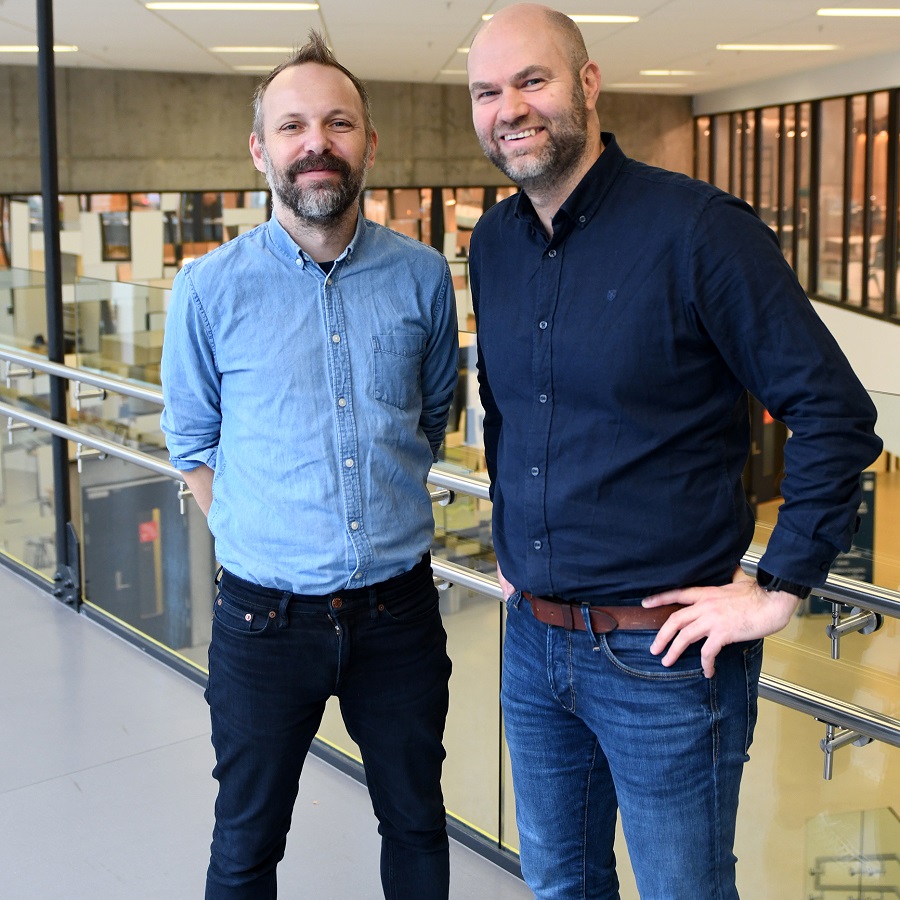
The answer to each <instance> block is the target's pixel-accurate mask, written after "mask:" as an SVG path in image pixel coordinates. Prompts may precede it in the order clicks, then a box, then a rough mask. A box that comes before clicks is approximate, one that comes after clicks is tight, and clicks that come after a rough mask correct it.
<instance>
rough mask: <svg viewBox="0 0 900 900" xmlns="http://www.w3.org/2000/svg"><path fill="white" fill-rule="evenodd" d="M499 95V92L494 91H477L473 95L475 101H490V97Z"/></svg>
mask: <svg viewBox="0 0 900 900" xmlns="http://www.w3.org/2000/svg"><path fill="white" fill-rule="evenodd" d="M499 93H500V91H495V90H485V91H478V92H476V94H475V99H476V100H490V99H491V98H492V97H496V96H497V95H498V94H499Z"/></svg>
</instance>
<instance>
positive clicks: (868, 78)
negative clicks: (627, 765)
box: [694, 53, 900, 116]
mask: <svg viewBox="0 0 900 900" xmlns="http://www.w3.org/2000/svg"><path fill="white" fill-rule="evenodd" d="M898 85H900V53H888V54H885V55H884V56H875V57H872V58H871V59H860V60H854V61H853V62H848V63H842V64H840V65H835V66H825V67H822V68H818V69H811V70H810V71H808V72H800V73H798V74H796V75H790V76H787V77H784V78H771V79H769V80H768V81H757V82H755V83H753V84H747V85H743V86H742V87H736V88H729V89H727V90H722V91H711V92H709V93H708V94H698V95H697V96H695V97H694V115H695V116H705V115H712V114H714V113H720V112H732V111H733V110H740V109H756V108H757V107H760V106H775V105H777V104H780V103H800V102H802V101H804V100H818V99H821V98H822V97H840V96H844V95H845V94H861V93H865V92H866V91H878V90H883V89H885V88H892V87H897V86H898Z"/></svg>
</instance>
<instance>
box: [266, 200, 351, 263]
mask: <svg viewBox="0 0 900 900" xmlns="http://www.w3.org/2000/svg"><path fill="white" fill-rule="evenodd" d="M364 221H365V220H364V219H363V216H362V212H361V211H360V212H359V213H357V217H356V231H354V232H353V237H352V238H351V239H350V243H349V244H347V246H346V248H345V249H344V252H343V253H342V254H341V255H340V256H339V257H338V258H337V259H336V260H335V262H338V261H339V260H342V259H344V258H345V257H347V258H349V257H351V256H352V255H353V253H354V252H355V250H356V247H357V245H358V244H359V242H360V241H361V240H362V239H363V235H364V234H365V227H364ZM267 227H268V230H269V238H270V239H271V241H272V242H273V243H274V244H275V246H276V248H277V249H278V250H279V251H280V252H281V253H282V254H284V255H285V256H286V257H287V258H288V259H290V260H291V261H292V262H293V261H295V260H298V259H299V260H300V263H301V265H302V267H303V268H304V269H305V268H306V267H307V266H308V265H317V264H316V263H315V261H314V260H313V258H312V257H311V256H309V255H308V254H307V253H306V252H305V251H304V250H303V248H302V247H299V246H298V245H297V243H296V242H295V241H294V239H293V238H292V237H291V236H290V235H289V234H288V233H287V231H286V230H285V228H284V226H283V225H282V224H281V222H279V221H278V219H277V218H276V217H275V214H274V213H272V218H271V219H269V222H268V226H267Z"/></svg>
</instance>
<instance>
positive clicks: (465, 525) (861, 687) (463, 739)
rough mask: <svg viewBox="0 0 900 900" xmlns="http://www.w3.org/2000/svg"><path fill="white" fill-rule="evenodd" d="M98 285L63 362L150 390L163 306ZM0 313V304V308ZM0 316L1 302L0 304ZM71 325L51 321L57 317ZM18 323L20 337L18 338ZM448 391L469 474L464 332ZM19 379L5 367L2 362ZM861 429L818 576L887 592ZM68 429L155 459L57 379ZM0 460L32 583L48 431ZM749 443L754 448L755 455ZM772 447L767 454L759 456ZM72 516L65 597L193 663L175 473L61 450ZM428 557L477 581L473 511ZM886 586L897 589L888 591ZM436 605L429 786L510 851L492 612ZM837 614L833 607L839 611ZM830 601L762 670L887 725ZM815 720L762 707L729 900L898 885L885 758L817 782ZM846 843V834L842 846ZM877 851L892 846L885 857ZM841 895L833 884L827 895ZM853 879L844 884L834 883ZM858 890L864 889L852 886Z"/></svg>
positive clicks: (871, 681) (144, 442) (892, 786)
mask: <svg viewBox="0 0 900 900" xmlns="http://www.w3.org/2000/svg"><path fill="white" fill-rule="evenodd" d="M124 287H127V286H123V287H122V289H120V286H116V285H114V284H112V283H110V282H98V281H96V280H84V281H80V282H78V283H77V284H76V285H75V286H74V294H73V297H72V299H71V300H68V301H66V302H67V303H68V304H69V305H70V306H71V308H72V309H73V310H74V312H73V313H72V314H71V316H70V317H69V318H67V334H69V335H70V339H71V341H72V345H71V348H70V350H71V352H70V354H68V355H67V361H68V362H69V363H70V364H73V365H77V366H79V367H82V368H84V369H85V370H87V371H90V372H94V373H96V372H101V373H106V374H108V375H111V376H116V377H118V378H121V379H123V380H125V382H126V384H128V385H129V386H132V387H133V386H135V385H136V384H142V385H152V384H153V383H154V382H155V381H158V362H159V360H158V349H159V347H158V345H157V344H158V342H156V343H155V342H154V341H155V339H151V338H149V337H146V336H147V335H149V334H151V333H152V332H154V331H155V330H156V328H155V327H151V326H154V325H155V324H160V323H159V322H158V321H157V320H156V319H154V318H153V317H154V316H156V315H157V314H158V313H159V312H160V311H161V310H162V309H163V308H164V305H165V296H164V292H161V291H160V292H157V291H156V289H149V288H136V289H134V290H131V291H128V290H125V289H124ZM3 292H6V294H5V297H4V296H0V300H5V301H6V302H5V307H4V308H5V309H6V310H7V313H6V318H5V319H4V318H2V316H0V345H4V346H6V347H9V348H12V349H14V350H18V351H25V352H26V354H33V355H34V357H35V358H38V359H39V358H40V356H41V354H42V348H41V346H40V344H38V345H37V346H35V342H34V340H33V339H34V337H35V335H36V334H42V333H45V329H44V328H43V320H42V319H41V318H40V313H37V312H34V311H31V312H28V313H27V314H26V313H25V311H24V308H25V307H27V306H34V307H35V308H36V309H37V308H43V286H42V284H41V283H40V278H39V277H36V276H32V275H31V274H30V273H16V272H9V271H5V272H0V294H2V293H3ZM0 305H2V304H0ZM10 310H12V312H10ZM70 325H71V332H69V326H70ZM32 332H33V333H32ZM110 337H116V338H117V340H116V341H109V340H105V339H107V338H110ZM460 339H461V340H460V343H461V348H460V376H459V388H458V391H457V395H456V398H455V400H454V405H453V409H452V411H451V419H450V426H449V428H448V433H447V439H446V443H445V448H444V450H443V454H442V460H441V462H440V463H439V464H438V465H437V466H436V470H437V471H440V472H443V473H449V474H450V475H464V476H467V477H469V478H471V479H474V480H475V482H477V483H478V484H480V485H481V486H482V489H481V492H483V489H484V487H485V486H486V485H487V476H486V473H485V471H484V461H483V446H482V440H481V431H480V422H481V416H482V411H481V407H480V404H479V402H478V392H477V382H476V378H475V348H474V337H473V335H471V334H470V333H463V334H461V336H460ZM20 370H21V371H20ZM10 374H11V377H10V378H9V379H8V380H7V379H0V400H2V402H3V403H4V404H6V405H8V406H11V407H14V408H19V409H23V410H28V411H29V412H38V413H41V414H44V415H46V413H47V409H48V401H47V396H48V391H49V380H48V379H49V376H47V375H43V374H40V373H34V372H28V371H27V370H23V367H22V366H20V365H18V364H15V365H13V366H12V370H11V373H10ZM874 399H875V401H876V404H877V405H878V407H879V413H880V420H879V421H880V424H879V430H880V433H881V434H882V435H883V436H884V438H885V443H886V448H887V450H888V451H889V455H886V456H884V457H882V459H881V460H879V462H878V463H877V464H876V465H875V466H873V467H872V470H871V471H870V472H868V473H866V475H865V479H864V505H863V507H862V508H861V518H862V521H863V528H862V529H861V530H860V534H859V535H858V537H857V540H856V542H855V545H854V549H853V551H852V553H851V554H848V555H847V556H846V558H844V559H843V560H841V561H840V562H839V564H838V569H839V570H840V571H843V572H845V573H846V574H847V575H848V576H852V577H854V578H857V579H859V580H862V581H865V582H869V583H871V584H874V585H878V586H881V587H884V588H888V589H890V590H892V591H898V590H900V502H898V494H900V466H898V464H897V457H898V456H900V397H897V396H893V395H884V394H881V395H875V398H874ZM69 405H70V410H69V413H70V416H69V422H70V424H71V425H72V426H73V427H77V428H78V429H80V430H81V431H82V432H84V433H85V434H89V435H93V436H96V437H97V438H101V439H103V440H105V441H108V442H109V443H110V444H112V445H116V446H119V447H122V448H129V449H131V450H136V451H139V452H141V453H144V454H147V455H148V456H150V457H152V458H154V459H156V460H159V461H165V460H166V458H167V457H166V452H165V449H164V442H163V439H162V435H161V433H160V431H159V408H160V407H159V404H158V403H157V402H154V400H153V399H152V398H147V397H144V398H141V399H138V398H135V397H132V396H127V395H123V394H118V393H115V392H112V391H107V392H106V393H105V394H103V393H101V392H99V391H96V390H95V389H93V388H91V387H90V386H84V387H83V388H79V389H78V391H77V396H76V391H75V389H74V387H73V386H72V385H70V387H69ZM5 438H6V439H5V441H4V444H3V449H2V452H0V516H2V522H0V552H2V553H4V554H6V555H7V556H10V557H12V558H14V559H15V560H17V561H19V562H21V563H24V564H26V565H28V566H29V567H31V568H32V569H33V570H35V571H36V572H39V573H41V574H42V575H43V576H45V577H48V578H50V577H52V574H53V572H54V569H55V564H56V559H55V547H54V543H53V542H54V519H53V493H54V492H53V473H52V455H51V447H50V437H49V435H48V434H47V433H45V432H42V431H40V430H33V429H31V428H29V427H25V428H20V427H18V426H16V425H14V426H13V430H11V431H10V432H9V434H8V435H6V436H5ZM766 452H768V451H766ZM773 458H775V457H773ZM69 459H70V467H71V474H72V495H73V518H74V519H75V527H76V530H77V532H78V536H79V539H80V543H81V551H82V566H83V579H84V597H85V600H86V601H87V602H88V603H89V604H90V605H91V607H92V608H94V609H96V610H98V611H102V613H103V614H104V615H106V616H109V617H111V618H112V619H114V620H115V621H116V622H119V623H121V624H122V625H123V626H124V627H126V628H128V629H129V630H132V631H134V632H137V633H139V634H141V635H144V636H145V637H146V639H147V640H149V641H151V642H152V643H154V644H156V645H158V646H160V647H165V648H168V649H169V650H170V651H171V652H173V653H175V654H177V655H178V657H180V658H181V659H182V660H185V661H187V662H188V663H189V664H190V665H192V666H194V667H196V669H197V670H198V671H200V670H202V669H203V668H204V667H205V664H206V646H207V643H208V640H209V633H210V612H209V610H210V606H211V603H212V601H213V595H214V585H213V575H214V572H215V567H216V564H215V559H214V552H213V546H212V540H211V538H210V536H209V533H208V530H207V528H206V522H205V519H204V518H203V516H202V514H201V513H200V511H199V510H198V509H197V508H196V505H195V504H193V503H192V502H187V503H186V505H185V512H184V514H182V512H181V502H180V499H179V495H178V483H177V482H176V481H174V480H173V479H171V478H169V477H167V476H165V475H161V474H157V473H155V472H152V471H148V470H147V469H145V468H143V467H141V466H139V465H137V464H135V463H134V462H133V461H128V460H123V459H118V458H114V457H113V456H110V457H108V458H100V457H99V456H98V455H97V453H96V452H94V451H91V450H89V449H87V448H84V447H82V448H81V449H80V450H79V448H78V446H77V445H76V444H75V443H73V442H71V441H70V442H69ZM779 503H780V500H779V498H777V496H776V497H774V498H773V499H770V500H763V501H761V502H759V503H758V504H757V508H758V516H759V521H760V524H759V527H758V528H757V532H756V535H755V538H754V545H753V547H752V549H753V550H755V551H756V552H762V550H763V549H764V547H765V543H766V541H767V537H768V533H769V532H770V531H771V528H772V525H773V523H774V521H775V518H776V516H777V508H778V504H779ZM434 510H435V523H436V530H435V541H434V546H433V555H434V557H435V559H439V560H442V561H444V562H446V563H448V564H455V565H458V566H463V567H465V568H466V569H469V570H472V571H474V572H476V573H481V574H482V575H485V576H492V575H493V572H494V569H495V561H494V556H493V549H492V541H491V504H490V502H489V501H488V500H486V499H483V498H480V497H476V496H472V495H469V494H466V493H464V492H457V494H456V497H455V499H454V502H452V503H450V504H447V505H440V504H437V503H436V505H435V508H434ZM898 597H900V594H898ZM440 598H441V610H442V613H443V617H444V622H445V627H446V630H447V633H448V641H449V652H450V655H451V658H452V659H453V663H454V673H453V676H452V680H451V704H450V714H449V717H448V722H447V730H446V746H447V762H446V767H445V778H444V786H445V795H446V803H447V807H448V810H449V811H450V813H451V815H453V816H454V817H455V818H456V819H457V820H458V821H460V822H462V823H464V824H466V825H468V826H470V827H471V828H472V829H473V830H474V831H475V832H477V833H480V834H481V835H483V836H484V837H486V838H487V839H489V840H490V841H492V842H494V843H495V844H498V845H500V846H503V847H507V848H510V849H512V850H515V849H516V848H517V847H518V836H517V832H516V828H515V816H514V799H513V791H512V783H511V777H510V773H509V762H508V756H507V751H506V747H505V742H504V740H503V731H502V720H501V714H500V707H499V699H498V698H499V687H500V659H501V648H502V640H503V624H504V623H503V617H504V609H503V606H502V604H501V603H499V602H498V601H497V600H496V599H495V598H492V597H488V596H485V595H484V594H483V593H480V592H478V591H477V590H475V589H473V588H471V587H465V586H463V585H461V584H453V585H450V586H443V589H442V590H441V594H440ZM842 614H843V615H845V616H846V615H847V614H848V611H847V610H844V611H843V613H842ZM831 622H832V607H831V604H830V603H828V602H825V601H823V600H820V599H815V598H813V599H812V600H811V601H810V602H809V603H808V604H806V605H804V607H803V608H802V609H801V611H800V613H799V614H798V615H797V616H796V617H795V618H794V619H793V620H792V622H791V623H790V625H789V626H788V628H786V629H785V630H784V632H782V633H781V634H779V635H778V636H776V637H774V638H771V639H769V641H767V650H766V661H765V665H764V671H765V672H766V674H767V675H771V676H775V677H777V678H780V679H784V680H786V681H789V682H791V683H794V684H799V685H805V686H807V687H809V688H812V689H814V690H816V691H818V692H820V693H822V694H827V695H831V696H834V697H837V698H839V699H842V700H845V701H848V702H851V703H854V704H857V705H859V706H862V707H866V708H868V709H871V710H874V711H876V712H880V713H883V714H885V715H889V716H892V717H895V718H900V690H898V688H897V675H898V663H897V659H898V654H897V651H896V648H897V645H898V641H897V638H898V629H900V623H898V620H897V619H894V618H890V617H888V618H886V620H885V624H884V627H883V628H882V629H881V630H880V631H878V632H877V633H876V634H874V635H869V636H865V635H860V634H850V635H847V636H845V637H844V638H842V640H841V643H840V659H838V660H834V659H832V658H831V652H832V647H831V641H830V639H829V638H828V636H827V634H826V631H825V629H826V627H827V626H828V625H829V624H831ZM824 734H825V726H824V725H823V724H822V723H820V722H817V721H815V720H814V719H813V718H811V717H810V716H809V715H806V714H803V713H799V712H796V711H794V710H791V709H788V708H786V707H783V706H780V705H779V704H776V703H771V702H763V703H762V704H761V707H760V721H759V725H758V727H757V732H756V739H755V742H754V745H753V747H752V749H751V754H750V762H749V763H748V765H747V768H746V772H745V779H744V781H745V783H744V789H743V792H742V797H743V801H742V807H741V812H740V818H739V824H738V836H737V848H736V852H737V854H738V856H739V858H740V860H741V863H740V866H739V872H740V887H741V896H742V897H744V898H745V900H771V898H773V897H777V898H781V897H785V898H787V897H818V896H821V897H823V898H827V897H832V896H835V897H836V896H848V897H851V896H852V897H860V898H862V897H864V896H868V894H866V893H865V891H867V890H868V891H870V892H871V891H874V890H876V889H877V890H880V893H879V894H878V896H890V890H892V889H893V888H892V887H891V886H893V885H895V884H896V882H897V880H898V876H897V869H898V864H897V862H896V854H897V849H898V846H900V844H898V840H897V813H898V810H900V749H898V748H896V747H893V746H890V745H888V744H884V743H873V744H870V745H869V746H864V747H855V746H853V747H846V748H842V749H840V750H838V751H837V752H836V754H835V757H834V777H833V778H832V779H831V780H829V781H826V780H825V779H824V778H823V754H822V751H821V749H820V747H819V741H820V740H821V739H822V738H823V737H824ZM320 738H321V739H322V740H323V741H324V742H325V743H326V744H328V745H330V746H332V747H333V748H336V749H338V750H340V751H341V752H343V753H345V754H347V755H348V756H349V757H351V758H355V759H358V750H357V748H356V747H355V745H354V744H353V742H352V741H351V740H350V738H349V736H348V735H347V734H346V731H345V730H344V728H343V725H342V723H341V720H340V714H339V710H338V709H337V706H336V704H330V705H329V707H328V709H327V711H326V715H325V718H324V720H323V723H322V727H321V731H320ZM851 837H852V839H851ZM892 854H893V855H892ZM617 856H618V858H619V860H620V873H621V878H622V882H623V884H622V898H623V900H636V898H637V892H636V888H635V887H634V884H633V879H632V876H631V874H630V871H629V868H628V862H627V859H628V855H627V848H625V846H624V843H623V841H622V839H621V835H620V837H619V841H618V845H617ZM840 890H844V891H845V894H839V893H835V891H840ZM853 890H856V891H857V893H853V892H852V891H853ZM872 895H873V896H874V895H875V894H872Z"/></svg>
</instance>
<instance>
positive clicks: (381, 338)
mask: <svg viewBox="0 0 900 900" xmlns="http://www.w3.org/2000/svg"><path fill="white" fill-rule="evenodd" d="M372 348H373V350H374V354H373V359H374V373H373V374H374V377H373V379H372V384H373V390H374V393H375V399H376V400H381V402H382V403H389V404H390V405H391V406H396V407H397V408H398V409H408V408H409V407H410V406H412V405H414V404H415V403H416V402H417V401H418V397H419V393H420V386H419V383H420V380H421V370H422V357H423V355H424V354H425V336H424V335H422V334H375V335H372Z"/></svg>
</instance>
